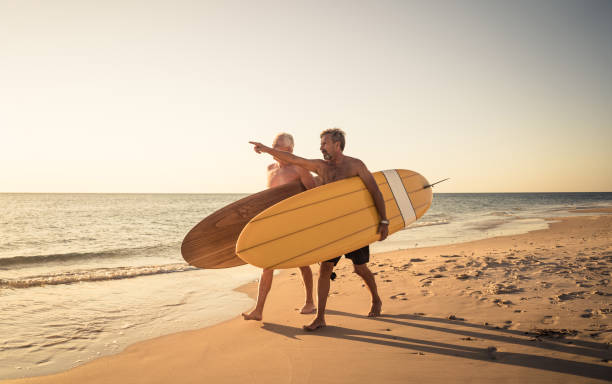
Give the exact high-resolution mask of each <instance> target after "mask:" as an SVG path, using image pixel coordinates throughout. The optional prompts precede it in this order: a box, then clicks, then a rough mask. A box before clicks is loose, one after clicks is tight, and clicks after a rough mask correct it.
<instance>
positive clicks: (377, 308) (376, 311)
mask: <svg viewBox="0 0 612 384" xmlns="http://www.w3.org/2000/svg"><path fill="white" fill-rule="evenodd" d="M381 312H382V301H376V302H374V303H372V308H370V313H368V317H376V316H380V313H381Z"/></svg>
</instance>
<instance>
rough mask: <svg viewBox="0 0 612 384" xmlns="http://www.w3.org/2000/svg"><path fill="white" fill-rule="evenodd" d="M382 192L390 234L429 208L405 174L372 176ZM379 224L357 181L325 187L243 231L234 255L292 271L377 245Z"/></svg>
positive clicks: (425, 186) (425, 193)
mask: <svg viewBox="0 0 612 384" xmlns="http://www.w3.org/2000/svg"><path fill="white" fill-rule="evenodd" d="M373 175H374V179H375V180H376V182H377V183H378V187H379V188H380V191H381V192H382V195H383V199H384V200H385V206H386V210H387V218H388V219H389V234H392V233H394V232H397V231H399V230H402V229H404V228H406V227H407V226H408V225H410V224H411V223H413V222H414V221H416V220H417V219H418V218H420V217H421V216H423V215H424V214H425V212H426V211H427V209H429V207H430V206H431V202H432V198H433V194H432V190H431V186H430V185H429V183H428V181H427V180H426V179H425V178H424V177H423V176H421V175H420V174H418V173H416V172H413V171H408V170H404V169H399V170H388V171H381V172H376V173H374V174H373ZM379 222H380V218H379V216H378V211H377V210H376V207H375V206H374V200H373V199H372V196H371V195H370V193H369V192H368V190H367V189H366V187H365V184H364V183H363V181H362V180H361V178H360V177H352V178H349V179H344V180H340V181H336V182H333V183H330V184H326V185H323V186H320V187H317V188H314V189H311V190H308V191H306V192H303V193H301V194H299V195H296V196H293V197H290V198H288V199H285V200H283V201H281V202H279V203H277V204H275V205H273V206H272V207H270V208H268V209H266V210H265V211H263V212H261V213H259V214H258V215H257V216H255V217H254V218H253V219H251V221H250V222H249V223H248V224H247V225H246V226H245V227H244V228H243V230H242V232H241V233H240V236H239V237H238V241H237V242H236V254H237V255H238V256H239V257H240V258H241V259H243V260H244V261H246V262H247V263H249V264H252V265H255V266H257V267H261V268H274V269H281V268H293V267H300V266H305V265H310V264H314V263H317V262H321V261H325V260H329V259H332V258H334V257H337V256H340V255H343V254H345V253H348V252H351V251H353V250H356V249H359V248H361V247H363V246H365V245H367V244H370V243H373V242H375V241H377V240H379V239H380V234H378V233H376V231H377V229H378V223H379Z"/></svg>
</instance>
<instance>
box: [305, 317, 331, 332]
mask: <svg viewBox="0 0 612 384" xmlns="http://www.w3.org/2000/svg"><path fill="white" fill-rule="evenodd" d="M325 325H326V324H325V320H323V319H319V318H318V317H317V318H315V319H314V321H313V322H312V323H310V324H309V325H304V326H303V327H302V329H304V330H305V331H308V332H313V331H316V330H317V329H319V328H323V327H325Z"/></svg>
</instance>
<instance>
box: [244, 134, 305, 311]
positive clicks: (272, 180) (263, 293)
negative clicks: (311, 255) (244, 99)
mask: <svg viewBox="0 0 612 384" xmlns="http://www.w3.org/2000/svg"><path fill="white" fill-rule="evenodd" d="M272 148H274V149H275V150H276V151H279V152H286V153H291V152H293V136H291V135H290V134H288V133H284V132H283V133H279V134H278V135H276V137H275V138H274V141H273V142H272ZM275 160H276V162H275V163H273V164H270V165H269V166H268V188H273V187H278V186H280V185H283V184H288V183H291V182H294V181H297V180H299V181H301V183H302V184H303V185H304V187H305V188H306V189H310V188H313V187H315V181H314V179H313V177H312V175H311V174H310V172H308V171H307V170H306V169H304V168H302V167H300V166H298V165H293V164H289V163H287V162H284V161H282V160H280V159H278V158H275ZM300 272H301V273H302V280H303V281H304V290H305V293H306V302H305V304H304V306H303V307H302V309H301V310H300V313H303V314H308V313H315V312H316V310H317V309H316V307H315V305H314V300H313V293H312V289H313V283H312V271H311V270H310V267H309V266H306V267H300ZM273 276H274V270H272V269H264V270H263V272H262V274H261V279H260V280H259V289H258V294H257V304H255V308H254V309H253V310H252V311H251V312H248V313H247V312H245V313H243V314H242V317H243V318H244V319H245V320H261V319H262V318H263V309H264V305H265V303H266V297H267V296H268V292H270V289H271V288H272V279H273Z"/></svg>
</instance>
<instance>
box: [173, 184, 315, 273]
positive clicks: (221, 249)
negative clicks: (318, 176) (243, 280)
mask: <svg viewBox="0 0 612 384" xmlns="http://www.w3.org/2000/svg"><path fill="white" fill-rule="evenodd" d="M304 190H305V188H304V186H303V185H302V183H300V182H299V181H296V182H293V183H289V184H285V185H281V186H279V187H275V188H270V189H266V190H265V191H261V192H258V193H255V194H253V195H250V196H247V197H245V198H243V199H240V200H238V201H235V202H233V203H231V204H229V205H227V206H225V207H223V208H221V209H219V210H218V211H215V212H214V213H212V214H211V215H210V216H208V217H206V218H205V219H204V220H202V221H200V223H198V224H197V225H196V226H195V227H193V228H192V229H191V230H190V231H189V232H188V233H187V235H186V236H185V238H184V239H183V244H182V245H181V254H182V255H183V258H184V259H185V261H187V262H188V263H189V264H191V265H193V266H196V267H200V268H207V269H218V268H230V267H236V266H238V265H243V264H245V262H244V261H243V260H242V259H240V258H239V257H238V256H236V253H235V251H236V240H238V235H239V234H240V231H242V228H244V226H245V225H246V224H247V223H248V222H249V220H251V219H252V218H253V217H255V216H256V215H257V214H258V213H260V212H261V211H263V210H265V209H266V208H268V207H271V206H272V205H274V204H276V203H278V202H280V201H282V200H284V199H286V198H288V197H291V196H293V195H296V194H298V193H300V192H302V191H304Z"/></svg>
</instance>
